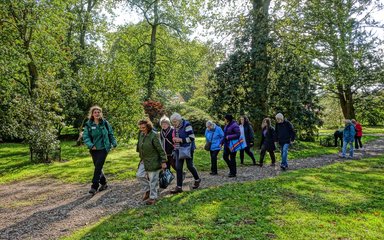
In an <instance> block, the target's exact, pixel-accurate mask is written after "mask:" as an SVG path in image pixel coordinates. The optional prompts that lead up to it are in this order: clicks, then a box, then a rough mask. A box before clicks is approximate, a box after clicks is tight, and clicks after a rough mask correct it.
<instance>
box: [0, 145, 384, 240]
mask: <svg viewBox="0 0 384 240" xmlns="http://www.w3.org/2000/svg"><path fill="white" fill-rule="evenodd" d="M365 147H366V149H365V151H357V152H356V154H355V159H360V158H361V157H374V156H378V155H382V154H384V138H380V139H378V140H375V141H373V142H370V143H369V144H366V145H365ZM343 161H348V159H341V158H339V157H338V156H337V155H324V156H320V157H314V158H306V159H296V160H293V161H290V162H289V163H290V170H295V169H300V168H316V167H322V166H325V165H329V164H332V163H335V162H343ZM227 172H228V171H227V169H223V170H219V175H217V176H211V175H209V174H208V172H200V175H201V178H202V183H201V187H202V188H207V187H211V186H219V185H223V184H226V183H234V182H244V181H252V180H257V179H264V178H271V177H274V176H277V175H279V174H280V173H281V172H280V169H279V167H270V166H265V167H262V168H260V167H255V166H241V167H238V176H237V178H228V177H226V175H227ZM174 182H175V181H174ZM174 182H173V184H175V183H174ZM192 183H193V179H192V177H191V176H190V174H189V173H188V174H187V178H186V180H185V186H184V187H183V188H184V190H185V191H188V190H190V187H189V186H190V185H191V184H192ZM88 188H89V184H65V183H61V182H59V181H58V180H54V179H30V180H29V181H22V182H16V183H11V184H7V185H0V222H1V226H0V239H57V238H59V237H62V236H65V235H69V234H70V233H71V232H73V231H75V230H76V229H79V228H81V227H84V226H87V225H89V224H92V223H94V222H96V221H97V220H99V219H100V218H102V217H105V216H108V215H111V214H114V213H117V212H119V211H121V210H124V209H128V208H135V207H139V206H142V205H143V203H142V202H141V197H142V195H141V193H140V189H139V185H138V183H137V181H135V180H129V181H128V180H127V181H119V182H110V188H109V189H107V190H106V191H103V192H100V193H97V194H96V195H95V196H93V197H91V196H90V195H89V194H88ZM172 188H173V186H170V187H168V189H166V190H163V191H162V192H161V195H162V196H164V195H167V194H169V190H170V189H172Z"/></svg>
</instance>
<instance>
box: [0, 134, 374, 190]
mask: <svg viewBox="0 0 384 240" xmlns="http://www.w3.org/2000/svg"><path fill="white" fill-rule="evenodd" d="M376 138H377V137H373V136H366V137H364V138H363V142H364V143H365V142H367V141H370V140H373V139H376ZM204 141H205V140H204V138H203V137H198V138H197V139H196V145H197V150H196V151H195V156H194V163H195V165H196V167H197V169H198V170H199V171H209V170H210V157H209V152H207V151H204V149H203V146H204ZM74 145H75V142H70V141H66V142H63V143H62V159H63V160H65V161H63V162H53V163H50V164H32V163H31V162H30V161H29V150H28V146H27V145H23V144H0V184H3V183H6V182H12V181H19V180H23V179H28V178H34V177H39V178H40V177H47V178H55V179H59V180H64V181H66V182H73V183H87V182H89V181H90V179H92V175H93V163H92V160H91V157H90V155H89V152H88V150H87V149H86V147H76V146H74ZM337 152H338V149H337V148H333V147H330V148H327V147H322V146H320V145H319V144H318V142H299V141H297V142H296V143H295V144H294V145H293V147H292V148H291V149H290V151H289V159H296V158H305V157H313V156H318V155H323V154H333V153H337ZM254 153H255V155H256V160H257V161H258V159H259V150H258V149H255V151H254ZM276 156H277V161H279V159H280V154H279V152H276ZM239 158H240V157H239V154H237V162H238V163H239V161H240V160H239ZM265 162H266V164H267V163H269V162H270V158H269V155H268V154H267V156H266V160H265ZM138 163H139V157H138V154H137V153H136V151H135V147H134V146H133V145H132V144H130V145H128V146H120V147H118V148H117V149H115V150H113V151H112V152H110V153H109V154H108V157H107V161H106V164H105V165H104V172H105V174H106V175H107V178H108V179H109V180H123V179H130V178H134V177H135V172H136V169H137V165H138ZM245 163H246V164H251V163H252V161H251V159H250V158H249V157H248V156H247V155H246V156H245ZM226 167H227V166H226V163H225V162H224V160H222V153H220V155H219V160H218V168H219V169H224V168H226Z"/></svg>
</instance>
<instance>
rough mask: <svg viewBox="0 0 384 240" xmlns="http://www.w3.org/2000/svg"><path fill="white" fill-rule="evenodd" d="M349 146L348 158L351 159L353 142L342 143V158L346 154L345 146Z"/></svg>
mask: <svg viewBox="0 0 384 240" xmlns="http://www.w3.org/2000/svg"><path fill="white" fill-rule="evenodd" d="M348 145H349V156H350V157H353V142H347V141H344V142H343V150H342V156H343V157H345V154H346V153H347V146H348Z"/></svg>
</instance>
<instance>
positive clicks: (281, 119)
mask: <svg viewBox="0 0 384 240" xmlns="http://www.w3.org/2000/svg"><path fill="white" fill-rule="evenodd" d="M275 118H276V122H278V123H282V122H284V115H283V114H282V113H278V114H276V117H275Z"/></svg>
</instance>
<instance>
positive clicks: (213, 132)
mask: <svg viewBox="0 0 384 240" xmlns="http://www.w3.org/2000/svg"><path fill="white" fill-rule="evenodd" d="M215 132H216V127H215V130H213V133H212V136H211V141H210V143H212V140H213V135H215Z"/></svg>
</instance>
